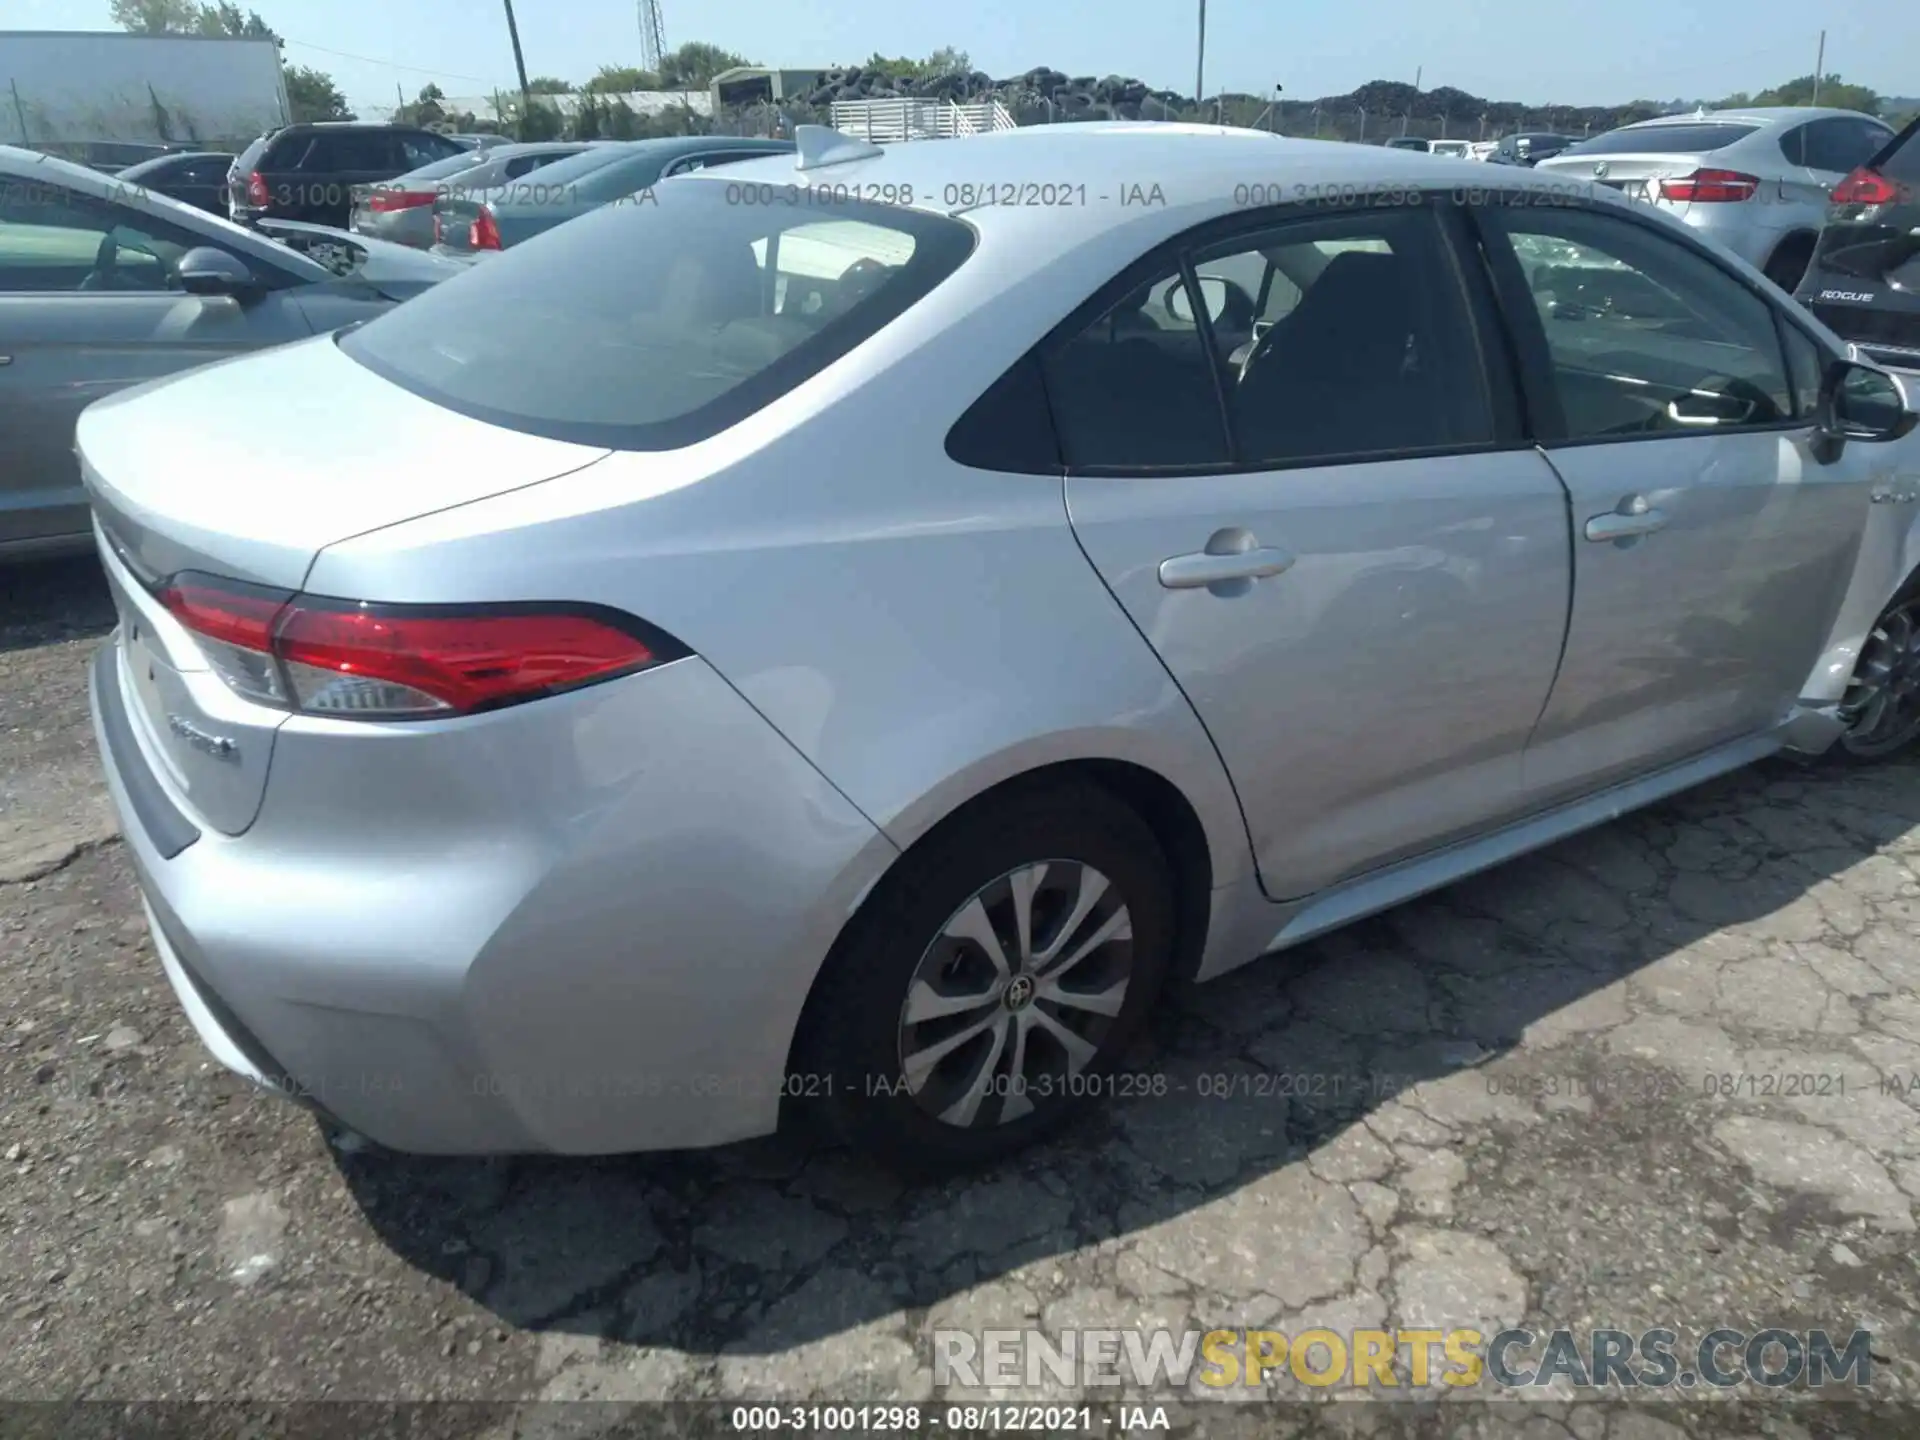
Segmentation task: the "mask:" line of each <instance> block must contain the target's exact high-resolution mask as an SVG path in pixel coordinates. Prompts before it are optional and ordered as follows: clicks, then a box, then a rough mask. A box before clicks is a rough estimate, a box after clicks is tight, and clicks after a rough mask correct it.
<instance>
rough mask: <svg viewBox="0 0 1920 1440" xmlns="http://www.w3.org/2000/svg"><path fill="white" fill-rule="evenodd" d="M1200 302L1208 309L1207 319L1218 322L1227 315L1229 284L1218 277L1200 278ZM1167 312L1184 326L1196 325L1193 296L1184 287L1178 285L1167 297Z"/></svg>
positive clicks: (1207, 276) (1205, 276) (1203, 276)
mask: <svg viewBox="0 0 1920 1440" xmlns="http://www.w3.org/2000/svg"><path fill="white" fill-rule="evenodd" d="M1200 301H1201V303H1202V304H1203V305H1205V306H1206V307H1207V319H1209V320H1218V319H1219V318H1220V317H1221V316H1222V315H1224V314H1226V313H1227V282H1226V281H1225V280H1222V279H1221V278H1220V277H1219V276H1218V275H1202V276H1201V277H1200ZM1167 311H1168V313H1169V314H1171V315H1172V316H1173V318H1174V319H1176V320H1178V321H1180V322H1181V323H1182V324H1183V325H1192V324H1194V323H1195V321H1194V318H1193V296H1192V294H1191V293H1189V292H1188V290H1187V287H1186V286H1184V285H1176V286H1174V287H1173V289H1172V290H1171V291H1170V292H1169V293H1168V295H1167Z"/></svg>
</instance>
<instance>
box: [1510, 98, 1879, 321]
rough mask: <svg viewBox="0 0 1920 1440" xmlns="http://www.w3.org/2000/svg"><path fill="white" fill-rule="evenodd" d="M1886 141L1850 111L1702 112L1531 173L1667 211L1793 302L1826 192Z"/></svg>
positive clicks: (1586, 146)
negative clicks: (1590, 184)
mask: <svg viewBox="0 0 1920 1440" xmlns="http://www.w3.org/2000/svg"><path fill="white" fill-rule="evenodd" d="M1892 138H1893V130H1892V128H1891V127H1890V126H1888V125H1887V124H1886V123H1885V122H1883V121H1880V120H1876V119H1875V118H1874V117H1873V116H1871V115H1862V114H1860V113H1859V112H1858V111H1854V110H1822V109H1814V108H1811V107H1808V106H1759V107H1756V108H1751V109H1746V110H1701V111H1696V112H1694V113H1693V114H1690V115H1667V116H1662V117H1661V118H1659V119H1656V120H1642V121H1640V122H1639V123H1637V124H1633V125H1625V126H1622V127H1621V128H1620V129H1618V130H1609V131H1608V132H1607V133H1606V134H1604V135H1596V136H1594V137H1593V138H1592V139H1591V140H1583V141H1581V142H1580V143H1579V144H1577V145H1571V146H1569V147H1568V148H1567V149H1565V150H1563V151H1562V152H1561V153H1560V154H1558V155H1556V156H1554V157H1553V158H1552V159H1550V160H1542V161H1541V162H1540V164H1539V166H1538V167H1537V168H1538V169H1539V170H1540V172H1541V173H1542V174H1550V175H1556V176H1559V177H1560V178H1562V179H1566V178H1568V177H1570V176H1571V177H1576V178H1578V179H1581V180H1591V181H1595V182H1597V183H1599V184H1601V185H1606V186H1609V187H1611V188H1612V189H1615V190H1618V191H1620V192H1621V193H1622V194H1625V195H1626V196H1627V197H1628V198H1630V199H1634V200H1640V201H1643V202H1645V203H1647V204H1650V205H1656V206H1658V207H1660V208H1661V209H1663V210H1667V211H1670V212H1671V213H1673V214H1674V215H1676V216H1677V217H1679V218H1680V219H1681V220H1683V221H1684V222H1685V223H1686V224H1687V225H1689V226H1690V227H1692V228H1693V229H1695V230H1697V231H1699V232H1700V233H1701V234H1703V235H1707V236H1710V237H1711V238H1712V239H1714V240H1716V241H1718V242H1719V243H1720V244H1722V245H1724V246H1726V247H1727V249H1729V250H1731V251H1732V252H1733V253H1734V254H1736V255H1738V256H1739V257H1740V258H1741V259H1742V260H1745V261H1746V262H1747V263H1748V264H1749V265H1753V266H1755V267H1757V268H1758V269H1760V270H1761V271H1763V272H1764V273H1765V275H1766V277H1767V278H1768V279H1769V280H1771V281H1773V283H1774V284H1776V285H1778V286H1779V287H1780V288H1781V289H1782V290H1785V291H1787V292H1788V293H1792V291H1793V288H1794V286H1796V285H1798V284H1799V283H1800V277H1801V275H1803V274H1804V273H1805V272H1806V268H1807V262H1808V261H1809V260H1810V259H1812V258H1813V247H1814V244H1815V242H1816V241H1818V239H1819V237H1820V227H1821V226H1822V225H1824V224H1825V223H1826V219H1827V202H1828V197H1829V195H1830V194H1831V193H1832V191H1833V187H1834V186H1836V185H1838V184H1839V183H1840V182H1841V181H1842V180H1844V179H1845V178H1846V177H1847V176H1848V174H1850V173H1851V172H1852V171H1853V169H1854V167H1855V166H1858V165H1864V164H1865V163H1866V162H1867V160H1868V159H1869V158H1870V157H1871V156H1872V155H1873V154H1874V152H1875V151H1877V150H1879V149H1880V147H1881V146H1882V145H1885V144H1886V143H1887V141H1888V140H1890V139H1892Z"/></svg>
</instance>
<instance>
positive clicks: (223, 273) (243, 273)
mask: <svg viewBox="0 0 1920 1440" xmlns="http://www.w3.org/2000/svg"><path fill="white" fill-rule="evenodd" d="M174 274H175V275H176V276H178V277H179V280H180V288H181V289H182V290H184V291H186V292H187V293H188V294H189V295H231V296H235V297H239V296H243V295H246V294H249V293H250V292H252V291H255V290H258V289H259V288H260V281H259V279H258V277H256V276H255V275H254V273H253V271H251V270H249V269H248V268H247V266H246V264H245V262H244V261H242V260H240V259H239V258H238V257H237V256H234V255H230V254H228V253H227V252H226V251H225V250H221V249H219V248H217V247H216V246H213V245H196V246H195V247H194V248H193V249H191V250H189V251H187V253H186V254H184V255H182V256H181V257H180V263H179V265H178V266H176V267H175V269H174Z"/></svg>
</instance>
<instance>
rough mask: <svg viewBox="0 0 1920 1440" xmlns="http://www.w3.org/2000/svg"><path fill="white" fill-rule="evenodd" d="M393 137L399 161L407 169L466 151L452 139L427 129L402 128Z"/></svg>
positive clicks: (463, 153)
mask: <svg viewBox="0 0 1920 1440" xmlns="http://www.w3.org/2000/svg"><path fill="white" fill-rule="evenodd" d="M393 138H394V140H395V142H397V143H398V145H399V147H400V163H401V164H403V165H405V166H407V167H408V168H409V169H415V168H418V167H419V166H421V165H431V164H432V163H433V162H434V161H436V160H447V159H451V158H453V157H454V156H456V155H466V154H467V153H468V152H467V151H465V150H463V149H461V147H460V146H458V145H456V144H454V143H453V141H451V140H445V139H442V138H441V137H440V136H438V135H435V134H434V133H433V132H432V131H428V130H419V131H408V130H402V131H399V132H397V133H396V134H395V135H394V137H393Z"/></svg>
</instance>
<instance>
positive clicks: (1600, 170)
mask: <svg viewBox="0 0 1920 1440" xmlns="http://www.w3.org/2000/svg"><path fill="white" fill-rule="evenodd" d="M1606 173H1607V162H1606V161H1604V160H1602V161H1601V162H1600V163H1599V164H1598V165H1596V166H1594V167H1593V178H1594V179H1596V180H1600V179H1604V178H1605V176H1606Z"/></svg>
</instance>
